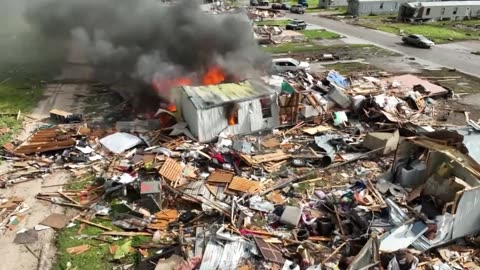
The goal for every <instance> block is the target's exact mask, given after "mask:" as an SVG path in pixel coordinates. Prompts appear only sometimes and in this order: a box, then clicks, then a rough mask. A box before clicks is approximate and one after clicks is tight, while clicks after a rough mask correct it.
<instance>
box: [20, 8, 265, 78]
mask: <svg viewBox="0 0 480 270" xmlns="http://www.w3.org/2000/svg"><path fill="white" fill-rule="evenodd" d="M25 19H26V21H27V22H28V23H29V24H30V25H31V26H32V27H34V28H35V29H36V30H37V31H38V32H40V33H41V34H42V35H44V36H47V37H51V38H56V39H58V38H63V39H64V40H71V41H72V42H73V43H74V44H75V46H77V47H80V48H82V50H83V51H84V52H85V54H86V56H87V58H88V59H87V60H88V61H89V62H90V63H92V64H94V65H95V66H97V67H101V68H105V69H109V70H113V71H118V72H122V73H124V74H128V75H130V76H131V77H134V78H136V79H142V80H144V81H145V82H149V81H151V80H152V78H153V76H154V75H155V74H158V73H160V74H162V75H164V76H166V77H167V76H178V75H186V74H190V73H198V72H202V71H204V70H206V69H207V68H208V67H211V66H212V65H219V66H222V67H223V68H224V69H225V70H226V71H227V72H229V73H233V74H237V75H239V76H243V77H246V76H247V77H248V76H249V74H254V73H255V70H256V69H257V68H258V67H261V66H263V65H264V64H266V63H267V62H268V56H267V55H265V54H264V53H263V52H262V51H261V50H260V49H259V47H258V45H257V44H256V42H255V40H254V38H253V32H252V30H251V25H250V22H249V21H248V20H247V18H246V16H245V15H243V14H228V15H211V14H207V13H206V12H204V11H202V10H201V8H200V5H199V3H198V2H196V1H193V0H191V1H189V0H183V1H179V2H175V3H173V4H165V3H163V2H162V1H158V0H36V1H30V2H29V4H28V5H27V7H26V12H25Z"/></svg>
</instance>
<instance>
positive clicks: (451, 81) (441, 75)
mask: <svg viewBox="0 0 480 270" xmlns="http://www.w3.org/2000/svg"><path fill="white" fill-rule="evenodd" d="M420 74H421V75H422V76H423V77H425V78H427V79H429V80H431V81H432V82H434V83H436V84H439V85H441V86H443V87H445V88H448V89H450V90H452V91H453V92H454V93H469V94H475V93H480V79H479V78H477V77H474V76H471V75H468V74H465V73H462V72H460V71H457V70H452V69H446V68H443V69H438V70H429V69H424V70H422V71H421V73H420Z"/></svg>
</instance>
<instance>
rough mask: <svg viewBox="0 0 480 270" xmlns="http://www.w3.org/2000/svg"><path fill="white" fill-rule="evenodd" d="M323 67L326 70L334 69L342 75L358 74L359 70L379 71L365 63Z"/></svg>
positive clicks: (336, 64)
mask: <svg viewBox="0 0 480 270" xmlns="http://www.w3.org/2000/svg"><path fill="white" fill-rule="evenodd" d="M323 66H324V67H325V68H327V69H334V70H336V71H338V72H339V73H340V74H343V75H348V74H350V73H354V72H358V71H359V70H361V71H373V70H377V71H378V70H379V69H378V68H377V67H375V66H372V65H370V64H367V63H360V62H348V63H335V64H324V65H323Z"/></svg>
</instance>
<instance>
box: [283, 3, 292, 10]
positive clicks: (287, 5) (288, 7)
mask: <svg viewBox="0 0 480 270" xmlns="http://www.w3.org/2000/svg"><path fill="white" fill-rule="evenodd" d="M281 9H283V10H290V5H289V4H282V8H281Z"/></svg>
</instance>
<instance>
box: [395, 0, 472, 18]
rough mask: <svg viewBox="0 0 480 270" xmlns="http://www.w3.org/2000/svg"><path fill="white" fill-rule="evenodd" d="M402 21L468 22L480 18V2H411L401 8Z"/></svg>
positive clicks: (399, 14) (400, 16)
mask: <svg viewBox="0 0 480 270" xmlns="http://www.w3.org/2000/svg"><path fill="white" fill-rule="evenodd" d="M398 18H399V19H400V20H402V21H441V20H468V19H475V18H480V1H442V2H411V3H404V4H402V5H401V6H400V8H399V12H398Z"/></svg>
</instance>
